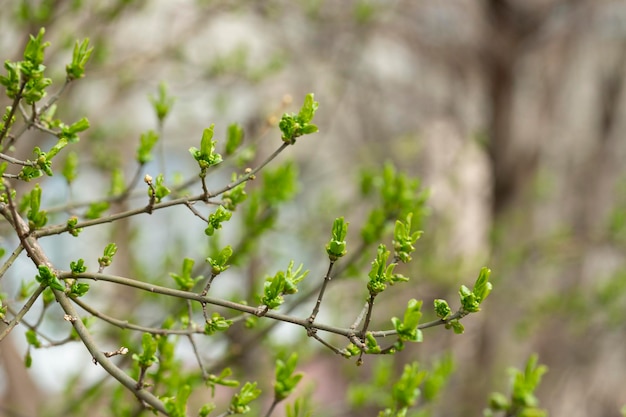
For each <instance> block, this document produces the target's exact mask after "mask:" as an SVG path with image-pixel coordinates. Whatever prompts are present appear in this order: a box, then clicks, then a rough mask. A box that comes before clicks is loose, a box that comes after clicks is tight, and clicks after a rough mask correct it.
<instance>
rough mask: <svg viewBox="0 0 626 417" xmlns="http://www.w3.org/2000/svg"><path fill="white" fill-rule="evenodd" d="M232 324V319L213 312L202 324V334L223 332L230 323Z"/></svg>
mask: <svg viewBox="0 0 626 417" xmlns="http://www.w3.org/2000/svg"><path fill="white" fill-rule="evenodd" d="M231 324H233V321H232V320H227V319H226V318H224V317H222V316H220V314H219V313H217V312H214V313H213V314H212V315H211V318H210V319H208V320H207V321H206V323H205V325H204V334H206V335H212V334H214V333H215V332H223V331H226V330H228V328H229V327H230V325H231Z"/></svg>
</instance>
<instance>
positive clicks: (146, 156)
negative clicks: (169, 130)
mask: <svg viewBox="0 0 626 417" xmlns="http://www.w3.org/2000/svg"><path fill="white" fill-rule="evenodd" d="M158 140H159V135H158V134H157V133H156V132H155V131H154V130H148V131H147V132H144V133H142V134H141V136H140V137H139V147H138V148H137V155H136V156H135V159H136V160H137V162H138V163H139V164H140V165H144V164H146V163H148V162H150V161H152V158H153V156H152V153H151V152H152V148H154V145H156V143H157V142H158Z"/></svg>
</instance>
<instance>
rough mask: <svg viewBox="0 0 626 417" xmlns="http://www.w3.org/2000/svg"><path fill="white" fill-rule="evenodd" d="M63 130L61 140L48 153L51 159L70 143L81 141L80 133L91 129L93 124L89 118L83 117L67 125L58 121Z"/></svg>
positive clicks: (60, 135) (60, 133) (48, 157)
mask: <svg viewBox="0 0 626 417" xmlns="http://www.w3.org/2000/svg"><path fill="white" fill-rule="evenodd" d="M57 124H58V127H59V128H60V129H61V131H60V132H59V133H58V136H59V142H58V143H57V144H56V145H55V147H53V148H52V149H51V150H50V151H49V152H48V153H47V154H46V158H47V159H48V160H51V159H52V157H54V156H55V155H56V154H57V153H58V152H59V151H60V150H61V149H63V148H64V147H65V146H66V145H67V144H68V143H76V142H78V141H79V137H78V134H79V133H80V132H84V131H85V130H87V129H89V127H90V126H91V125H90V123H89V120H87V118H86V117H83V118H82V119H80V120H79V121H77V122H75V123H72V124H71V125H69V126H67V125H65V124H64V123H62V122H59V123H57Z"/></svg>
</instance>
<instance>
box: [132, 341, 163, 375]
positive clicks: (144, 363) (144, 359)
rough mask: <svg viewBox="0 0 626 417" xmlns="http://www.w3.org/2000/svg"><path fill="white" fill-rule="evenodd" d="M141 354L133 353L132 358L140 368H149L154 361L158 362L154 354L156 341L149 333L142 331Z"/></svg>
mask: <svg viewBox="0 0 626 417" xmlns="http://www.w3.org/2000/svg"><path fill="white" fill-rule="evenodd" d="M141 347H142V349H143V350H142V352H141V354H137V353H133V356H132V358H133V360H134V361H135V362H136V363H137V364H138V365H139V367H140V368H149V367H151V366H152V365H154V364H155V363H158V362H159V358H158V357H157V356H156V352H157V347H158V344H157V341H156V340H155V338H154V336H153V335H151V334H150V333H144V334H143V335H142V336H141Z"/></svg>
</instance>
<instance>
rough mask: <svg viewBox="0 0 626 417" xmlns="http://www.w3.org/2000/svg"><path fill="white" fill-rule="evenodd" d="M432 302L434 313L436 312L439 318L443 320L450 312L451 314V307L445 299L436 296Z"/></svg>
mask: <svg viewBox="0 0 626 417" xmlns="http://www.w3.org/2000/svg"><path fill="white" fill-rule="evenodd" d="M434 304H435V314H437V317H439V318H440V319H444V320H445V319H447V318H448V316H450V314H452V309H451V308H450V306H449V305H448V302H447V301H446V300H442V299H439V298H436V299H435V301H434Z"/></svg>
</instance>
